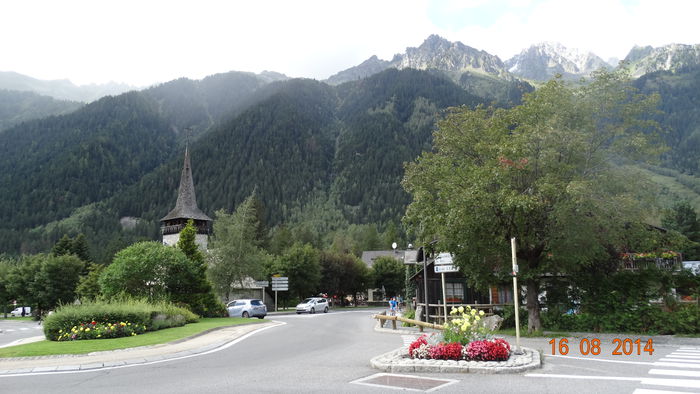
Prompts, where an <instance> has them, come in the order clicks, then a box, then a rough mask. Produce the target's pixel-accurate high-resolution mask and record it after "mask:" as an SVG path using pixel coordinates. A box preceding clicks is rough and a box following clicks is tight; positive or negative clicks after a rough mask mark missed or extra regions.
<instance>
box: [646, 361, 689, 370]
mask: <svg viewBox="0 0 700 394" xmlns="http://www.w3.org/2000/svg"><path fill="white" fill-rule="evenodd" d="M653 365H654V366H656V367H678V368H697V369H700V364H691V363H672V362H655V363H654V364H653Z"/></svg>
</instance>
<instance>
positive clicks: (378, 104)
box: [0, 35, 700, 262]
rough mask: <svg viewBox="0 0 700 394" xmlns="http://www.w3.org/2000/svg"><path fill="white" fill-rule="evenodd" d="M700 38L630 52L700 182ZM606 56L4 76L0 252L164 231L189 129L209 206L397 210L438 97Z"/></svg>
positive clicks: (433, 51)
mask: <svg viewBox="0 0 700 394" xmlns="http://www.w3.org/2000/svg"><path fill="white" fill-rule="evenodd" d="M694 51H695V52H694ZM696 53H697V48H696V47H694V46H677V45H676V46H668V47H663V48H656V49H653V48H652V49H651V50H650V49H645V48H635V49H633V50H632V51H631V52H630V54H629V55H628V56H627V59H626V60H627V61H628V62H629V64H630V66H631V67H633V68H634V70H635V72H638V71H637V70H642V69H643V70H649V71H648V72H645V73H644V74H643V75H641V77H640V78H638V79H637V80H636V81H635V84H636V85H637V87H638V88H639V89H640V90H642V91H643V92H646V93H654V92H658V93H659V94H660V95H661V96H662V99H663V101H662V108H661V109H662V111H661V113H660V114H658V115H655V116H657V119H658V120H659V121H660V122H661V123H662V124H663V125H664V126H665V127H666V128H667V129H669V130H671V132H669V133H667V134H666V135H665V137H664V138H665V140H666V142H667V144H668V145H669V146H670V148H671V150H670V151H669V152H668V153H667V154H666V156H665V157H664V161H663V166H664V167H663V168H662V169H654V171H657V172H659V173H661V172H663V173H664V174H669V173H672V174H674V175H673V177H675V178H674V179H678V180H679V181H680V180H682V181H683V182H684V185H685V186H684V187H686V188H688V189H692V190H696V189H694V187H696V186H698V185H700V182H697V185H696V184H695V182H696V179H697V178H695V175H694V174H698V173H700V160H698V158H697V154H696V153H695V152H697V149H698V148H700V129H699V128H698V126H697V124H700V110H698V109H697V108H700V106H698V105H697V103H700V86H698V83H699V82H698V81H700V66H698V61H697V56H696V55H694V54H696ZM664 56H665V57H664ZM654 59H656V60H654ZM664 59H665V60H664ZM668 59H671V60H668ZM662 60H663V61H662ZM600 67H612V65H608V64H606V63H605V62H604V61H603V60H602V59H600V58H599V57H597V56H595V55H593V54H588V53H580V52H577V51H573V50H569V49H566V48H564V47H563V46H561V45H557V44H551V43H550V44H540V45H537V46H533V47H531V48H529V49H527V50H525V51H523V52H521V53H520V54H519V55H517V56H515V57H513V58H512V59H509V60H507V61H506V62H503V61H501V60H500V59H499V58H498V57H497V56H493V55H490V54H488V53H487V52H484V51H480V50H476V49H474V48H470V47H468V46H466V45H464V44H462V43H458V42H457V43H453V42H449V41H447V40H445V39H443V38H441V37H439V36H435V35H433V36H430V37H429V38H428V39H427V40H425V42H423V44H421V45H420V46H419V47H416V48H407V49H406V51H405V53H402V54H398V55H396V56H394V58H393V59H392V60H391V61H384V60H381V59H379V58H377V57H376V56H375V57H371V58H370V59H368V60H366V61H365V62H363V63H361V64H360V65H358V66H355V67H352V68H350V69H348V70H344V71H342V72H339V73H338V74H336V75H334V76H332V77H331V78H329V79H328V80H327V81H315V80H309V79H289V78H288V77H286V76H284V75H283V74H278V73H274V72H264V73H261V74H252V73H244V72H228V73H223V74H216V75H212V76H209V77H207V78H204V79H202V80H190V79H186V78H181V79H177V80H174V81H170V82H167V83H163V84H160V85H157V86H153V87H151V88H148V89H144V90H140V91H130V92H127V93H122V94H118V95H112V96H107V97H103V98H101V99H98V100H96V101H94V102H90V103H88V104H84V103H81V102H74V101H60V100H55V99H50V98H47V97H43V96H39V95H37V94H34V93H27V92H16V91H15V92H7V95H8V96H6V97H8V98H7V99H5V100H3V97H4V96H3V94H4V92H2V91H0V125H4V126H2V127H3V128H0V200H1V201H6V202H7V201H12V204H3V205H0V218H2V220H1V221H0V253H2V252H5V253H10V254H16V253H31V252H37V251H42V250H47V249H49V248H50V246H51V245H52V243H53V242H55V240H56V239H58V238H60V236H62V235H63V234H64V233H69V234H76V233H78V232H84V233H85V234H86V235H87V237H88V240H89V241H90V244H91V245H92V248H93V250H92V252H93V255H95V256H97V257H96V259H98V260H100V261H102V262H107V261H109V258H110V253H111V252H113V251H114V250H117V249H118V248H119V247H123V246H124V245H125V244H128V243H129V242H131V241H133V240H136V239H143V238H146V239H155V238H157V237H158V234H159V227H158V226H159V225H158V220H159V218H160V217H162V216H163V215H165V213H167V211H168V210H169V209H171V208H172V206H173V204H174V201H175V197H176V191H177V186H178V185H177V183H178V180H179V173H180V169H181V165H182V151H183V149H184V145H185V144H189V146H190V152H191V160H192V168H193V173H194V181H195V186H196V189H197V196H198V197H199V201H198V202H199V206H200V207H201V208H202V209H203V210H204V211H205V212H207V213H208V214H210V215H213V214H214V212H215V211H216V210H218V209H226V210H229V211H231V210H233V209H235V207H236V206H237V205H238V204H239V203H240V202H241V201H243V200H244V199H245V198H246V197H247V196H249V195H251V193H254V192H255V194H256V196H257V198H258V199H259V202H260V204H261V206H262V207H264V209H263V212H262V214H261V217H262V218H263V219H264V221H265V222H266V223H267V225H268V226H275V225H280V224H284V223H286V222H287V221H288V220H290V218H291V217H294V216H295V215H296V214H295V213H298V212H299V211H300V210H305V212H307V213H308V212H309V210H316V212H317V213H319V212H320V214H318V215H315V216H314V215H309V216H313V217H326V218H328V217H333V218H334V219H333V221H334V222H339V220H338V219H337V218H338V217H342V218H343V220H344V221H347V223H356V224H360V223H375V224H377V225H379V226H380V227H383V226H388V225H391V224H392V223H393V225H397V224H398V222H399V220H400V217H401V215H402V213H403V209H404V207H405V205H406V204H407V203H408V201H409V200H408V199H409V196H408V195H406V193H405V192H403V189H402V188H401V186H400V181H401V178H402V176H403V163H405V162H408V161H412V160H414V159H415V158H416V157H417V156H418V155H419V154H420V153H421V152H423V151H426V150H429V149H431V133H432V130H433V127H434V126H433V125H434V122H435V120H436V119H437V118H438V117H439V116H440V113H441V111H443V110H444V109H445V108H447V107H451V106H459V105H466V106H470V107H473V106H476V105H479V104H495V105H499V106H509V105H513V104H517V103H518V102H519V101H520V98H521V97H522V94H523V93H526V92H529V91H532V90H533V89H534V85H536V84H537V83H538V82H539V81H541V80H543V79H548V78H550V76H551V75H553V74H561V75H563V76H564V77H566V78H580V77H582V76H587V75H588V74H590V72H592V71H593V70H595V69H597V68H600ZM2 87H3V86H2V85H1V84H0V88H2ZM20 94H21V95H24V96H20ZM17 100H24V101H22V102H26V103H28V104H27V106H20V105H16V103H18V102H19V101H17ZM13 103H14V104H13ZM12 105H14V107H13V106H12ZM20 108H23V109H22V110H20ZM23 111H24V112H23ZM3 121H4V122H5V123H2V122H3ZM660 168H661V167H660ZM696 192H697V193H698V194H699V195H700V187H697V191H696ZM668 193H672V192H671V191H669V192H668ZM329 210H332V211H333V212H335V213H333V214H330V213H328V211H329ZM324 215H325V216H324ZM296 216H299V215H296ZM120 219H121V222H122V223H124V222H128V223H130V224H131V225H130V226H124V227H123V226H122V225H121V224H120ZM319 220H322V219H319ZM326 220H330V219H326ZM336 224H337V223H336ZM309 225H310V226H311V224H309ZM328 226H330V227H332V224H329V225H328Z"/></svg>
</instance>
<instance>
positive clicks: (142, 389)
mask: <svg viewBox="0 0 700 394" xmlns="http://www.w3.org/2000/svg"><path fill="white" fill-rule="evenodd" d="M371 313H372V311H368V310H360V311H333V312H331V313H328V314H316V315H288V316H275V317H274V320H276V321H280V322H284V323H285V324H284V325H281V326H278V327H274V328H271V329H267V330H264V331H261V332H259V333H256V334H255V335H252V336H250V337H248V338H246V339H244V340H242V341H240V342H238V343H235V344H234V345H232V346H230V347H228V348H225V349H223V350H220V351H218V352H214V353H209V354H206V355H201V356H197V357H191V358H187V359H181V360H171V361H163V362H158V363H152V364H150V365H140V366H133V367H129V368H113V369H105V370H95V371H83V372H71V373H64V374H43V375H28V376H14V377H7V376H6V377H0V392H3V393H4V392H8V393H36V392H43V393H71V394H73V393H76V392H99V393H124V392H128V393H231V392H241V393H243V392H245V393H249V392H279V393H296V392H305V393H306V392H323V393H329V392H336V393H348V392H352V393H354V392H369V393H384V392H390V391H394V389H396V388H397V387H396V386H394V387H393V388H392V387H386V386H378V385H377V384H407V382H413V383H412V384H416V383H415V380H409V379H410V377H411V376H413V377H427V378H432V379H444V380H445V382H444V383H445V385H444V386H442V387H438V388H437V389H436V390H435V391H437V392H462V393H463V392H478V393H482V392H483V393H512V392H526V393H561V392H567V393H590V392H596V393H615V394H619V393H637V394H642V393H653V392H654V391H648V390H665V391H666V392H669V391H675V392H700V376H698V375H699V374H698V373H699V372H700V340H696V339H688V340H687V341H686V343H684V344H678V343H675V344H674V343H669V344H665V345H661V344H660V345H656V346H655V351H654V353H653V354H652V355H648V354H647V353H643V354H642V355H636V354H632V355H629V356H625V355H624V354H623V355H621V356H613V355H612V352H613V350H614V346H612V343H608V342H610V341H609V340H604V341H603V343H602V346H601V353H600V354H599V355H596V356H593V355H590V354H589V355H588V356H584V355H581V354H579V350H578V349H579V346H578V342H572V343H570V346H569V347H570V352H569V353H568V354H567V355H566V356H561V355H559V354H556V355H555V356H552V355H551V346H550V345H549V344H548V343H547V342H548V340H549V339H542V338H538V339H526V340H523V345H525V346H528V347H535V348H539V349H542V350H543V351H544V352H545V354H549V356H547V357H546V360H545V366H544V368H542V369H539V370H533V371H529V372H527V373H522V374H517V375H485V374H408V375H409V377H405V378H402V377H395V378H392V377H390V376H377V374H379V373H380V371H378V370H375V369H373V368H371V367H370V365H369V359H370V358H372V357H374V356H377V355H379V354H381V353H384V352H388V351H390V350H393V349H396V348H398V347H400V346H402V345H403V344H404V343H405V342H408V341H410V340H411V339H412V338H413V337H412V336H405V335H403V336H402V335H399V334H387V333H380V332H376V331H374V329H373V328H374V322H373V321H372V320H371V318H370V315H371ZM576 341H578V340H576ZM671 354H674V357H670V355H671ZM673 360H682V361H673ZM370 377H374V378H375V379H374V381H373V384H374V385H368V384H367V383H370V382H372V381H371V380H363V379H367V378H370ZM421 383H426V382H421ZM427 383H433V382H427ZM427 383H426V384H427Z"/></svg>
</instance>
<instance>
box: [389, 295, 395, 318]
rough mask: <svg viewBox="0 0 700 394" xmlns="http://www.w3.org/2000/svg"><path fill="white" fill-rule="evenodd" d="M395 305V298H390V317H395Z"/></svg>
mask: <svg viewBox="0 0 700 394" xmlns="http://www.w3.org/2000/svg"><path fill="white" fill-rule="evenodd" d="M396 304H397V302H396V297H391V300H389V310H390V311H391V312H390V314H391V316H396Z"/></svg>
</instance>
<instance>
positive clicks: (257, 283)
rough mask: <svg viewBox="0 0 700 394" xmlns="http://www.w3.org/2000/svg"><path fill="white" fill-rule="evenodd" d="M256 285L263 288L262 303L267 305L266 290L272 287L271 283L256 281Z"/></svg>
mask: <svg viewBox="0 0 700 394" xmlns="http://www.w3.org/2000/svg"><path fill="white" fill-rule="evenodd" d="M255 285H256V286H258V287H262V302H263V304H264V303H265V288H266V287H270V282H268V281H266V280H256V281H255Z"/></svg>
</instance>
